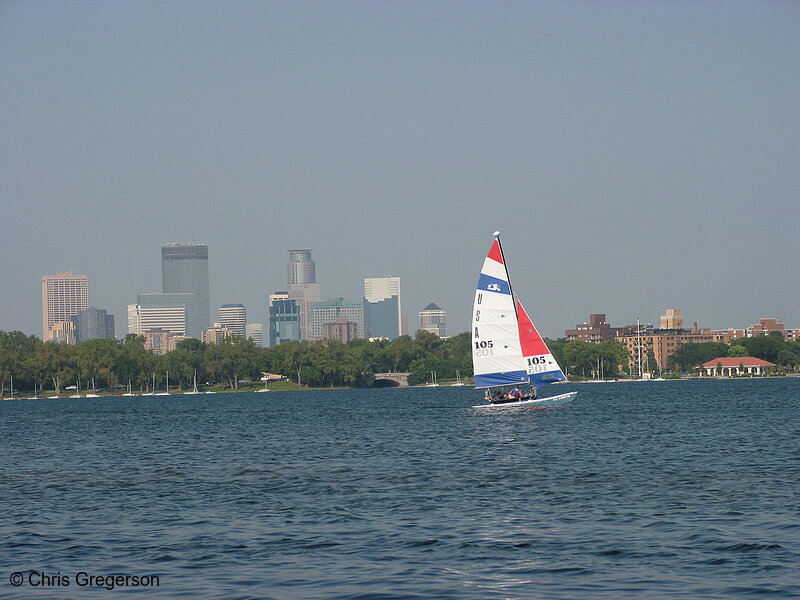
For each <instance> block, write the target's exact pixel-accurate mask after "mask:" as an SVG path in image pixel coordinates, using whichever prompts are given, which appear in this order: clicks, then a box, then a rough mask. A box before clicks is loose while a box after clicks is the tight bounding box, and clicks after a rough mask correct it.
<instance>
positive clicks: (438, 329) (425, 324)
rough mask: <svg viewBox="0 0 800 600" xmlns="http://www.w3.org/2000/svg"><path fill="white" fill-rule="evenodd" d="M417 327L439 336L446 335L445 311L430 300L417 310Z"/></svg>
mask: <svg viewBox="0 0 800 600" xmlns="http://www.w3.org/2000/svg"><path fill="white" fill-rule="evenodd" d="M419 328H420V329H422V330H423V331H429V332H431V333H435V334H436V335H438V336H439V337H440V338H445V337H447V313H446V312H445V311H443V310H442V309H441V308H439V307H438V306H436V305H435V304H434V303H433V302H431V303H430V304H428V306H426V307H425V308H423V309H422V310H421V311H419Z"/></svg>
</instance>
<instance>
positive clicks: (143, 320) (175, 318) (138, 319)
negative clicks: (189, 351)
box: [128, 294, 188, 337]
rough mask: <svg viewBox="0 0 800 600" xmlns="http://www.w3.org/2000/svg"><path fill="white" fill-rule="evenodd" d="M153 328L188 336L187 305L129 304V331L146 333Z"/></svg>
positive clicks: (136, 333)
mask: <svg viewBox="0 0 800 600" xmlns="http://www.w3.org/2000/svg"><path fill="white" fill-rule="evenodd" d="M143 295H144V294H142V295H140V296H139V297H140V298H141V297H142V296H143ZM155 295H158V296H160V295H161V294H155ZM152 330H158V331H168V332H170V333H172V334H175V335H180V336H186V306H185V305H184V304H177V303H173V304H169V303H168V304H167V305H166V306H148V305H143V304H141V303H138V304H128V333H132V334H135V335H144V334H146V333H147V332H148V331H152ZM186 337H188V336H186Z"/></svg>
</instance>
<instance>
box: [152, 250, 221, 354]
mask: <svg viewBox="0 0 800 600" xmlns="http://www.w3.org/2000/svg"><path fill="white" fill-rule="evenodd" d="M161 282H162V292H163V294H164V295H168V294H190V295H191V296H190V297H184V298H183V304H184V306H185V307H186V335H187V336H188V337H193V338H197V339H199V338H200V336H201V332H202V331H203V330H204V329H207V328H208V327H209V326H210V325H211V313H210V305H209V278H208V246H206V245H205V244H195V243H180V242H174V243H172V244H168V245H166V246H163V247H162V248H161Z"/></svg>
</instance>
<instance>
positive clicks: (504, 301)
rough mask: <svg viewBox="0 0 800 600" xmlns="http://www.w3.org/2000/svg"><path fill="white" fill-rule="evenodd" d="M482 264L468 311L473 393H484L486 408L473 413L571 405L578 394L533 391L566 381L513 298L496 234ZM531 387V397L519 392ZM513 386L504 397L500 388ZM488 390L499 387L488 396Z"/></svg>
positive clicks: (489, 391)
mask: <svg viewBox="0 0 800 600" xmlns="http://www.w3.org/2000/svg"><path fill="white" fill-rule="evenodd" d="M494 238H495V239H494V241H493V242H492V246H491V248H489V252H488V253H487V255H486V258H485V259H484V261H483V268H482V269H481V273H480V277H479V278H478V285H477V288H476V290H475V301H474V304H473V309H472V366H473V370H474V373H475V389H483V390H486V394H485V399H486V400H487V401H488V403H487V404H481V405H478V406H477V407H476V408H511V407H519V406H547V405H554V404H564V403H566V402H570V401H572V400H573V399H574V398H575V396H577V395H578V392H568V393H566V394H559V395H557V396H548V397H544V398H537V393H536V388H539V387H542V386H544V385H548V384H551V383H556V382H558V381H566V379H567V378H566V376H565V375H564V372H563V371H562V370H561V367H559V366H558V363H557V362H556V359H555V358H554V357H553V354H552V353H551V352H550V350H549V349H548V348H547V344H545V342H544V340H543V339H542V336H541V335H540V334H539V332H538V331H537V329H536V327H535V326H534V324H533V322H532V321H531V319H530V317H529V316H528V313H527V312H525V309H524V308H523V306H522V303H521V302H519V301H518V300H517V299H516V298H515V297H514V292H513V290H512V288H511V280H510V278H509V276H508V268H507V265H506V261H505V257H504V255H503V248H502V246H501V245H500V232H499V231H496V232H494ZM521 385H530V389H531V391H530V392H529V393H522V392H521V390H519V386H521ZM507 387H513V388H514V389H513V390H512V393H514V394H516V395H515V396H512V397H508V395H507V394H506V393H505V392H504V391H503V388H507ZM492 388H499V389H498V390H497V391H495V393H494V395H493V394H492Z"/></svg>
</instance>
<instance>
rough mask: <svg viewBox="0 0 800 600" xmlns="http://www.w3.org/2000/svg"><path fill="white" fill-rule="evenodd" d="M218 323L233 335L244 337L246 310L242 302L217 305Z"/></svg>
mask: <svg viewBox="0 0 800 600" xmlns="http://www.w3.org/2000/svg"><path fill="white" fill-rule="evenodd" d="M219 323H220V325H222V326H224V327H227V328H228V329H229V330H230V331H231V333H232V334H233V335H238V336H239V337H240V338H242V339H245V334H246V331H245V327H246V325H247V311H246V310H245V307H244V304H223V305H222V306H220V307H219Z"/></svg>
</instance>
